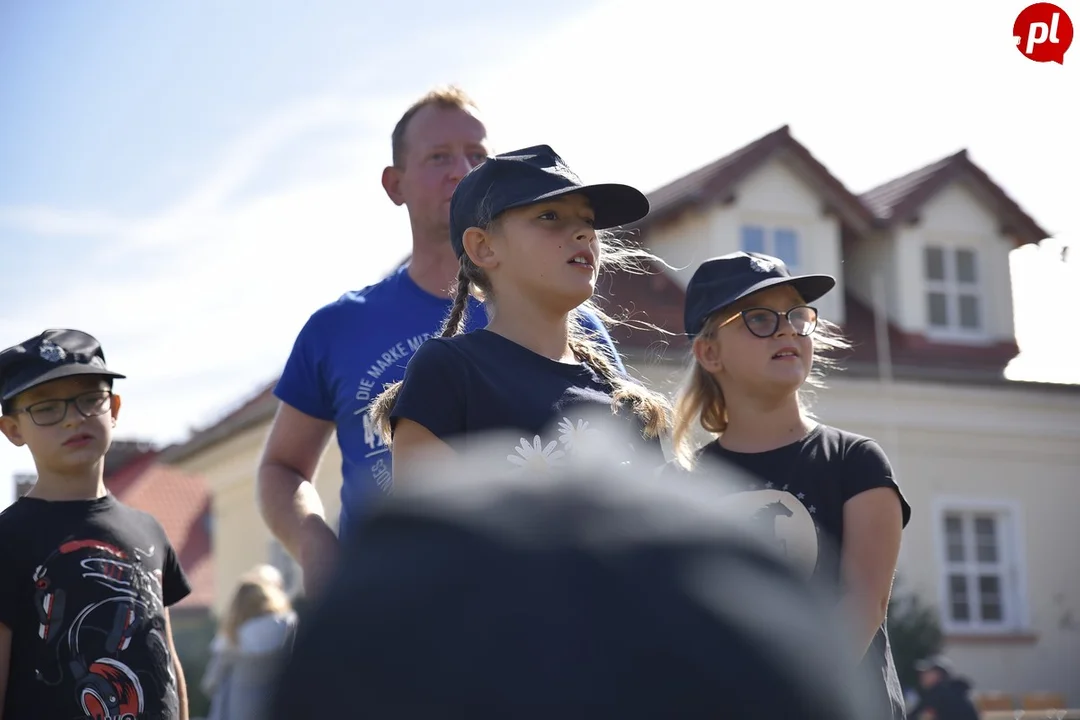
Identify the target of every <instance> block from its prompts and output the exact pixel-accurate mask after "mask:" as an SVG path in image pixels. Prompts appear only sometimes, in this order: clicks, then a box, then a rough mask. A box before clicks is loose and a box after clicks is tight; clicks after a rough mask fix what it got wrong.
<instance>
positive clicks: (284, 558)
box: [266, 538, 304, 597]
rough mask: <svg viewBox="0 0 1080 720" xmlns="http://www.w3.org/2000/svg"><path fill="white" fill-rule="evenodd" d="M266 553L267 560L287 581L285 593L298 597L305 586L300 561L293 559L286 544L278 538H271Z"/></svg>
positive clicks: (285, 581)
mask: <svg viewBox="0 0 1080 720" xmlns="http://www.w3.org/2000/svg"><path fill="white" fill-rule="evenodd" d="M266 554H267V562H268V563H269V564H270V565H273V566H274V567H275V568H277V569H278V572H280V573H281V577H282V580H284V583H285V594H287V595H288V596H289V597H296V596H297V595H298V594H300V593H301V592H302V591H303V587H304V572H303V570H301V569H300V563H298V562H296V560H294V559H293V557H292V555H290V554H289V552H288V551H287V550H286V549H285V546H284V545H282V544H281V543H280V542H278V541H277V539H276V538H271V540H270V546H269V548H268V550H267V553H266Z"/></svg>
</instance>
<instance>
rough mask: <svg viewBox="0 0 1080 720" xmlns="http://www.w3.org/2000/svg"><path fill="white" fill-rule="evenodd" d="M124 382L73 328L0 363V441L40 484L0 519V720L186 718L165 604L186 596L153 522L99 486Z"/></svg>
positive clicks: (48, 334) (32, 342)
mask: <svg viewBox="0 0 1080 720" xmlns="http://www.w3.org/2000/svg"><path fill="white" fill-rule="evenodd" d="M123 377H124V376H123V375H121V374H119V373H117V372H114V371H112V370H110V369H108V367H106V365H105V354H104V353H103V352H102V350H101V345H100V343H98V341H97V340H96V339H94V338H93V337H92V336H90V335H88V334H86V333H84V332H80V331H78V330H46V331H45V332H43V333H41V334H40V335H38V336H36V337H33V338H30V339H29V340H26V341H25V342H22V343H20V344H18V345H15V346H14V347H10V348H8V349H6V350H4V351H3V352H0V408H2V414H0V430H2V431H3V433H4V435H5V436H6V437H7V439H8V440H10V441H11V442H12V444H14V445H16V446H19V447H22V446H26V447H27V448H29V449H30V453H31V455H33V458H34V464H35V466H36V467H37V475H38V479H37V483H36V484H35V485H34V487H33V489H31V490H30V492H29V493H27V495H26V496H25V497H23V498H20V499H19V500H18V501H17V502H16V503H15V504H14V505H12V506H11V507H9V508H8V509H7V510H5V511H4V512H2V513H0V720H23V719H29V718H36V719H41V718H58V719H59V718H64V720H68V719H69V718H125V719H130V720H142V719H143V718H146V719H150V718H153V719H154V720H174V719H179V720H187V717H188V713H187V693H186V686H185V682H184V675H183V671H182V669H181V667H180V661H179V659H178V658H177V656H176V650H175V648H174V646H173V638H172V629H171V627H170V624H169V612H168V607H169V606H171V605H173V604H174V603H177V602H179V601H180V600H182V599H183V598H184V597H186V596H187V595H188V593H190V592H191V588H190V586H189V585H188V581H187V578H186V577H185V576H184V572H183V570H182V569H181V567H180V563H179V561H178V560H177V557H176V552H175V551H174V550H173V547H172V545H171V544H170V543H169V540H168V538H167V537H166V535H165V531H164V529H163V528H162V527H161V525H160V524H159V523H158V522H157V520H155V519H154V518H153V517H151V516H150V515H148V514H146V513H144V512H141V511H138V510H135V509H133V508H129V507H127V506H125V505H123V504H121V503H120V502H119V501H118V500H117V499H116V498H115V497H114V496H113V495H112V494H110V493H109V491H108V489H107V488H106V487H105V482H104V467H105V453H106V452H107V451H108V449H109V445H110V443H111V442H112V433H113V428H114V427H115V426H116V418H117V416H118V415H119V413H120V396H119V395H114V394H113V392H112V384H113V380H114V379H116V378H123Z"/></svg>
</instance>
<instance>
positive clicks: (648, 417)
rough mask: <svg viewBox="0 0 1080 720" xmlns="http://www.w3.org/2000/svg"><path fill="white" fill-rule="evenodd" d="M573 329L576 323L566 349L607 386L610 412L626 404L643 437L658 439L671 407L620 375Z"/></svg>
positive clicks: (596, 349)
mask: <svg viewBox="0 0 1080 720" xmlns="http://www.w3.org/2000/svg"><path fill="white" fill-rule="evenodd" d="M575 326H576V323H572V325H571V328H572V329H571V331H570V337H569V342H570V349H571V350H572V351H573V352H574V355H575V356H577V358H578V359H579V360H581V361H582V362H583V363H585V364H586V365H588V366H589V367H590V368H592V369H593V371H594V372H595V373H596V374H597V375H599V376H600V377H601V378H603V380H604V381H605V382H606V383H607V384H608V385H610V386H611V390H612V391H611V410H612V412H613V413H614V412H618V409H619V406H620V405H621V404H622V403H626V402H628V403H630V407H631V408H632V410H633V412H634V414H635V415H637V416H638V417H639V418H640V419H641V420H642V421H643V422H644V423H645V437H647V438H655V437H659V436H660V435H661V434H662V433H663V432H665V431H666V430H667V429H668V427H669V426H670V425H671V407H670V403H668V401H667V399H666V398H665V397H664V396H663V395H660V394H659V393H655V392H652V391H651V390H648V389H647V388H645V387H644V386H643V385H639V384H638V383H636V382H633V381H632V380H630V379H628V378H627V377H625V376H624V375H622V374H621V373H620V372H619V371H618V370H616V369H615V366H614V365H613V364H612V362H611V360H610V359H609V358H608V355H607V353H606V352H604V351H603V350H602V349H601V348H600V346H599V345H598V344H597V343H596V342H595V341H594V340H591V339H589V338H588V337H586V336H585V335H584V334H583V332H582V331H581V330H580V329H578V328H577V327H575Z"/></svg>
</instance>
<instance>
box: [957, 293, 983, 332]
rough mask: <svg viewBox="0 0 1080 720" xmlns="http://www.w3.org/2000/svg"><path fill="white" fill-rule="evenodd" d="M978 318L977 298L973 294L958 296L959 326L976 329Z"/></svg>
mask: <svg viewBox="0 0 1080 720" xmlns="http://www.w3.org/2000/svg"><path fill="white" fill-rule="evenodd" d="M980 324H981V323H980V320H979V298H977V297H975V296H974V295H961V296H960V327H964V328H972V329H977V328H978V327H979V326H980Z"/></svg>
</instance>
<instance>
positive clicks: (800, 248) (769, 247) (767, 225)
mask: <svg viewBox="0 0 1080 720" xmlns="http://www.w3.org/2000/svg"><path fill="white" fill-rule="evenodd" d="M748 227H756V228H761V231H762V235H763V236H764V245H765V248H764V250H763V251H762V252H764V253H765V254H766V255H772V256H773V257H780V256H779V255H777V253H776V232H777V231H778V230H787V231H789V232H790V233H791V234H792V235H794V236H795V255H796V257H797V259H798V262H797V263H794V264H788V262H787V260H784V259H783V258H780V259H781V260H784V264H786V265H787V266H788V269H789V270H791V272H792V273H793V274H797V273H799V272H803V269H804V268H805V267H806V242H805V239H806V233H804V232H803V230H802V228H801V227H799V226H798V225H796V224H794V223H783V222H775V221H769V222H764V221H760V220H753V219H747V220H742V221H740V222H739V230H738V232H739V250H743V251H745V250H746V248H745V247H743V231H744V230H745V229H746V228H748Z"/></svg>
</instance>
